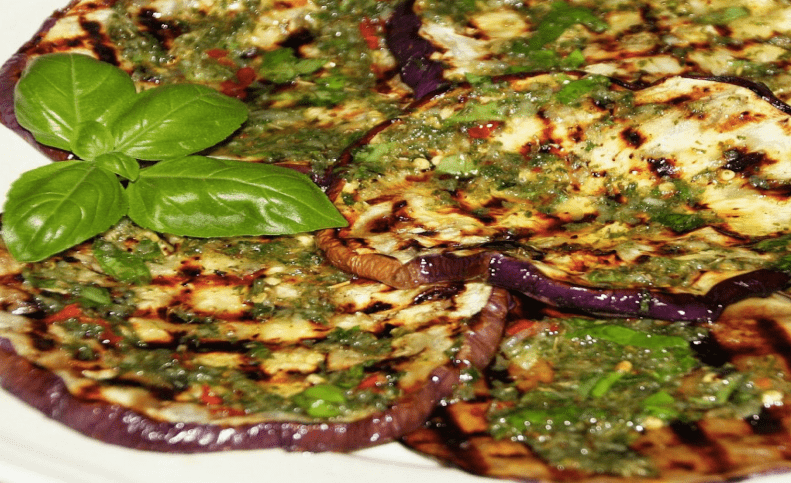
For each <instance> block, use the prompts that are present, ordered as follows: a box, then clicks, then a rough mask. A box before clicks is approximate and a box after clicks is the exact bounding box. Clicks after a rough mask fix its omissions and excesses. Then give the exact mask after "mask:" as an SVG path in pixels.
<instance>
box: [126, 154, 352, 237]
mask: <svg viewBox="0 0 791 483" xmlns="http://www.w3.org/2000/svg"><path fill="white" fill-rule="evenodd" d="M127 193H128V196H129V217H130V218H131V219H132V221H134V222H135V223H137V224H138V225H140V226H142V227H144V228H148V229H151V230H155V231H160V232H166V233H172V234H175V235H182V236H195V237H227V236H241V235H281V234H290V233H300V232H306V231H313V230H318V229H322V228H330V227H338V226H344V225H345V224H346V220H345V219H344V218H343V217H342V216H341V215H340V213H338V211H337V210H336V209H335V207H334V206H333V205H332V203H331V202H330V201H329V199H328V198H327V197H326V196H325V195H324V193H323V192H322V191H321V190H320V189H319V188H318V187H317V186H316V185H315V184H313V182H311V180H310V179H309V178H308V177H307V176H305V175H303V174H301V173H297V172H296V171H293V170H290V169H286V168H280V167H277V166H271V165H265V164H258V163H246V162H242V161H231V160H223V159H213V158H207V157H203V156H190V157H186V158H179V159H173V160H168V161H163V162H160V163H158V164H156V165H154V166H151V167H149V168H146V169H143V170H141V171H140V177H139V178H138V180H137V182H135V183H132V184H130V185H129V187H128V188H127Z"/></svg>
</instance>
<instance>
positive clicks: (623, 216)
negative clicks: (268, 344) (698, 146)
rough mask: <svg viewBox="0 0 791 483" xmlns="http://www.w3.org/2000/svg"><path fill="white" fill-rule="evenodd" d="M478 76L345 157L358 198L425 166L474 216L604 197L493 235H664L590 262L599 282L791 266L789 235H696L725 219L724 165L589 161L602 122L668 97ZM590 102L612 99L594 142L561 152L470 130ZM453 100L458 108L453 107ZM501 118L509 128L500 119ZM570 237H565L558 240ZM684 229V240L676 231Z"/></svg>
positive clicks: (569, 247)
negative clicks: (620, 257)
mask: <svg viewBox="0 0 791 483" xmlns="http://www.w3.org/2000/svg"><path fill="white" fill-rule="evenodd" d="M478 81H479V83H477V84H475V85H473V86H472V89H471V90H470V91H463V94H461V95H460V99H456V97H454V96H453V95H449V96H447V98H445V99H442V100H441V101H440V102H438V104H437V105H436V106H432V107H430V108H428V109H426V110H424V111H418V112H417V113H416V114H415V115H410V116H405V117H404V118H403V119H402V120H401V121H400V122H399V123H398V124H395V125H393V126H391V127H389V128H388V129H385V130H383V131H381V132H380V133H379V134H378V135H377V138H376V139H375V140H374V143H372V144H368V145H365V146H363V147H361V148H359V149H358V150H357V151H356V152H354V155H353V159H352V163H351V164H350V165H349V166H344V167H343V168H342V169H343V171H342V175H343V176H344V177H345V178H346V179H348V180H357V181H359V182H360V185H361V187H360V188H358V190H359V191H361V192H363V194H361V195H359V198H360V199H366V198H367V197H368V196H369V195H368V194H367V193H365V190H367V189H370V190H371V192H372V193H373V194H371V195H370V196H372V197H374V198H375V197H376V196H378V195H379V191H380V190H381V189H382V188H380V187H379V185H378V183H377V182H376V181H374V180H376V179H382V180H384V181H385V182H387V183H390V182H392V183H394V185H399V181H395V180H402V179H404V180H408V179H410V177H416V178H419V179H420V181H418V182H417V183H420V184H421V185H423V186H425V187H426V188H425V189H426V190H427V191H429V190H430V192H431V193H432V195H433V197H434V199H433V200H432V203H433V204H434V205H435V206H436V207H435V211H438V212H444V211H448V212H453V211H463V210H469V214H470V215H471V216H486V215H487V214H488V209H487V208H486V207H485V206H486V203H488V202H489V201H490V200H491V199H499V200H500V202H499V203H500V204H501V205H502V207H503V208H505V209H507V210H509V213H514V214H521V215H524V216H526V217H528V218H533V217H545V218H552V217H558V216H562V215H563V211H562V209H563V204H564V203H565V202H567V201H568V200H569V199H571V198H574V197H577V198H580V197H581V198H583V199H584V200H585V201H586V202H588V203H591V204H592V205H593V206H594V207H595V209H594V210H590V213H593V215H592V216H591V215H588V216H586V217H585V219H581V220H578V221H576V220H572V221H566V222H564V223H563V224H562V225H560V226H558V227H557V228H553V229H552V231H549V232H547V233H543V232H538V233H528V234H527V235H517V236H514V233H511V232H509V226H507V225H495V226H496V229H497V230H499V234H495V235H492V239H493V241H496V239H497V237H502V238H504V239H509V240H510V241H511V242H513V241H514V239H515V238H518V240H519V241H518V243H517V244H516V246H515V247H514V248H513V249H508V248H505V249H504V250H505V252H507V253H509V254H511V255H515V256H517V257H521V258H530V255H531V254H533V253H540V254H544V255H546V254H548V253H552V252H554V253H555V254H556V255H558V256H562V255H563V254H564V253H571V252H581V253H584V252H585V251H586V250H587V251H590V250H592V249H591V247H590V246H586V244H585V243H584V242H580V243H575V241H574V240H575V239H577V238H579V237H582V236H584V235H585V234H589V233H593V232H596V231H597V230H604V229H605V228H607V227H612V226H616V227H618V228H617V230H615V231H613V232H608V233H607V234H605V235H598V236H599V238H601V239H607V238H609V239H611V240H612V241H610V242H608V245H607V246H608V247H610V248H608V249H610V250H613V248H612V247H618V248H619V249H620V250H622V251H625V250H626V248H628V247H630V246H632V247H635V249H636V250H637V248H636V243H635V241H634V240H640V243H643V244H647V243H648V244H652V243H654V242H653V240H659V242H656V243H658V244H661V246H658V247H657V250H654V251H653V252H651V256H648V257H637V258H636V259H633V260H629V261H628V262H625V263H623V264H620V265H614V266H612V265H609V264H607V263H603V264H602V266H589V267H586V269H585V270H584V273H582V274H581V275H580V277H581V278H582V279H583V280H585V281H587V282H590V283H591V284H593V285H595V286H599V287H625V286H655V287H685V286H689V285H691V284H692V283H694V282H695V280H696V279H697V277H698V276H699V274H700V273H702V272H705V271H711V270H754V269H760V268H766V267H779V268H781V269H785V268H783V267H786V266H787V265H788V256H789V243H788V242H787V241H785V242H778V243H777V244H776V248H775V249H772V250H768V249H766V250H760V249H759V250H757V252H759V253H758V254H756V250H752V249H751V248H750V247H751V246H752V244H753V243H758V242H759V241H760V240H747V241H745V242H744V243H743V244H741V245H738V246H737V245H734V246H722V245H718V244H717V243H715V242H713V241H711V240H709V239H706V238H705V237H704V236H696V235H695V231H696V230H698V229H700V228H703V227H709V226H714V227H716V226H718V223H720V222H721V221H722V220H721V219H720V218H719V217H718V216H717V214H716V213H715V212H714V211H713V210H711V209H710V208H708V207H706V206H701V205H702V204H701V203H699V197H700V193H701V192H702V189H703V188H702V187H701V186H700V185H698V184H696V182H697V181H704V182H706V181H707V180H708V178H710V177H713V176H716V173H713V172H703V173H699V174H697V175H696V176H695V177H693V178H692V179H691V180H689V179H680V178H674V177H671V176H664V177H663V176H658V178H659V179H658V180H657V181H656V182H650V183H645V182H641V183H638V182H637V181H635V180H634V179H630V177H629V175H618V174H616V173H612V172H607V173H604V175H602V173H596V172H594V170H593V169H592V168H590V167H589V165H590V163H591V161H590V160H589V159H587V152H589V151H590V150H591V149H594V148H595V146H593V145H592V144H591V143H592V141H591V139H596V137H595V136H596V132H597V129H600V128H602V126H604V127H606V126H608V125H609V124H610V123H612V122H616V123H618V125H621V124H622V123H625V122H626V123H631V124H633V125H635V126H639V125H640V123H641V120H642V119H651V118H654V117H656V116H658V115H661V114H662V112H663V110H664V109H665V107H663V106H662V105H654V104H644V105H635V104H634V99H633V97H634V95H633V93H632V92H630V91H628V90H624V89H614V88H612V87H611V86H610V84H609V82H607V81H606V79H603V78H601V77H596V76H592V77H584V78H582V79H579V80H570V79H569V78H568V77H567V76H565V75H563V74H557V75H555V76H553V78H552V79H551V80H547V81H546V82H544V81H540V82H536V83H535V84H534V85H531V87H530V88H529V89H525V90H522V91H514V90H512V89H511V88H509V87H508V85H507V84H506V83H502V84H501V83H497V82H489V81H487V80H478ZM506 93H507V94H506ZM457 101H461V102H462V104H460V105H456V102H457ZM582 103H588V104H589V103H595V104H596V106H600V107H602V106H606V107H607V108H608V109H609V114H604V115H603V116H602V118H601V119H600V120H599V121H597V122H595V123H593V124H592V125H591V126H586V129H587V130H588V131H587V132H586V139H588V140H587V141H584V142H587V143H588V146H582V148H583V149H581V150H576V151H573V152H562V153H561V152H558V151H557V150H556V149H555V148H554V147H553V145H552V143H551V142H549V143H545V144H541V143H538V142H536V143H533V144H531V145H527V147H523V148H522V150H521V151H520V152H514V151H511V150H507V149H504V148H503V146H502V145H501V144H500V143H499V142H497V141H496V140H495V139H480V138H475V137H474V136H471V135H470V133H471V132H473V130H474V129H479V128H480V126H481V125H487V124H491V125H494V126H495V127H493V128H492V130H493V132H494V133H495V134H496V133H497V132H498V131H497V129H501V130H506V129H508V128H509V127H510V126H509V125H508V122H509V120H511V119H515V118H522V117H528V118H529V117H533V116H536V114H537V113H538V112H539V110H541V111H542V112H543V113H553V112H560V113H566V112H567V110H568V109H569V108H575V107H577V106H580V105H582ZM600 107H599V108H600ZM704 107H705V106H695V105H691V106H689V109H690V112H693V111H694V110H695V109H699V108H700V109H703V108H704ZM448 108H457V110H456V111H454V112H453V113H452V114H450V115H448V114H447V111H446V110H447V109H448ZM564 109H565V110H564ZM591 111H594V112H595V110H594V109H591ZM544 115H546V114H544ZM561 115H562V114H561ZM498 122H499V123H503V124H504V127H500V128H498V127H497V126H496V124H497V123H498ZM728 156H729V152H728V150H727V149H726V150H725V151H723V153H722V157H723V159H726V160H727V159H728ZM419 159H424V160H431V163H432V165H431V166H430V167H429V168H428V170H430V171H432V173H431V176H426V174H425V171H426V167H425V166H426V165H425V164H423V165H417V164H416V163H415V160H419ZM526 174H527V175H526ZM602 176H603V177H602ZM597 177H599V179H602V180H603V183H604V184H603V188H602V189H603V192H601V193H599V192H596V194H595V195H593V196H591V195H590V194H585V193H583V194H580V193H579V192H578V191H577V187H576V186H577V185H578V184H580V183H582V182H584V181H585V180H588V179H591V178H597ZM755 178H757V177H755ZM754 182H755V183H759V182H760V180H757V179H756V180H755V181H754ZM421 189H422V188H421ZM421 192H422V191H421ZM459 193H463V196H464V201H465V202H466V203H467V204H469V205H471V206H472V208H465V206H464V204H463V203H460V202H459V198H460V197H459ZM342 202H343V203H344V204H345V205H346V206H352V207H353V206H354V203H355V200H354V197H353V196H351V194H348V196H347V197H346V198H344V199H342ZM476 203H478V204H476ZM498 221H499V220H498ZM518 228H519V227H518V226H517V229H518ZM560 239H562V240H563V242H562V243H560V242H558V241H556V240H560ZM673 239H677V242H671V240H673ZM616 240H617V242H616ZM767 243H768V242H767ZM594 255H596V254H594ZM604 255H606V254H604Z"/></svg>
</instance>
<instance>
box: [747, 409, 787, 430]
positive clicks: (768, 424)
mask: <svg viewBox="0 0 791 483" xmlns="http://www.w3.org/2000/svg"><path fill="white" fill-rule="evenodd" d="M745 421H747V424H749V425H750V429H752V431H753V433H755V434H782V433H783V432H784V431H785V427H784V425H783V420H782V417H781V416H780V415H777V414H774V412H773V411H772V409H771V408H762V409H761V412H760V413H759V414H754V415H752V416H748V417H747V418H745Z"/></svg>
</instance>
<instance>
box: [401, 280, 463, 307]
mask: <svg viewBox="0 0 791 483" xmlns="http://www.w3.org/2000/svg"><path fill="white" fill-rule="evenodd" d="M463 288H464V285H462V284H450V285H441V286H438V287H431V288H430V289H428V290H426V291H423V292H421V293H419V294H418V295H417V296H415V298H414V299H412V304H413V305H419V304H422V303H424V302H430V301H434V300H450V299H453V298H454V297H455V296H456V295H458V294H459V293H460V292H461V291H462V289H463Z"/></svg>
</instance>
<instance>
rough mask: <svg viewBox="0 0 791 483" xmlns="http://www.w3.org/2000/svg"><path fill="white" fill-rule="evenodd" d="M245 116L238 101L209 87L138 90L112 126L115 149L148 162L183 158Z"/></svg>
mask: <svg viewBox="0 0 791 483" xmlns="http://www.w3.org/2000/svg"><path fill="white" fill-rule="evenodd" d="M246 119H247V107H246V106H245V105H244V103H242V101H240V100H238V99H235V98H233V97H229V96H225V95H223V94H220V93H219V92H217V91H215V90H214V89H211V88H209V87H206V86H201V85H193V84H174V85H167V86H161V87H157V88H155V89H150V90H148V91H144V92H142V93H141V94H139V97H138V99H137V101H136V102H135V103H134V104H133V105H132V106H131V108H130V109H129V110H128V111H126V112H125V113H124V116H123V117H121V118H120V119H119V120H118V121H117V122H116V123H114V124H113V125H112V131H113V134H114V137H115V139H116V145H115V150H116V151H119V152H122V153H124V154H126V155H129V156H131V157H133V158H136V159H143V160H149V161H157V160H161V159H167V158H177V157H181V156H186V155H188V154H192V153H196V152H198V151H202V150H204V149H206V148H208V147H211V146H213V145H215V144H217V143H218V142H220V141H222V140H223V139H225V138H226V137H228V136H230V135H231V134H232V133H233V132H234V131H236V130H237V129H238V128H239V127H240V126H241V125H242V123H243V122H244V121H245V120H246Z"/></svg>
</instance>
